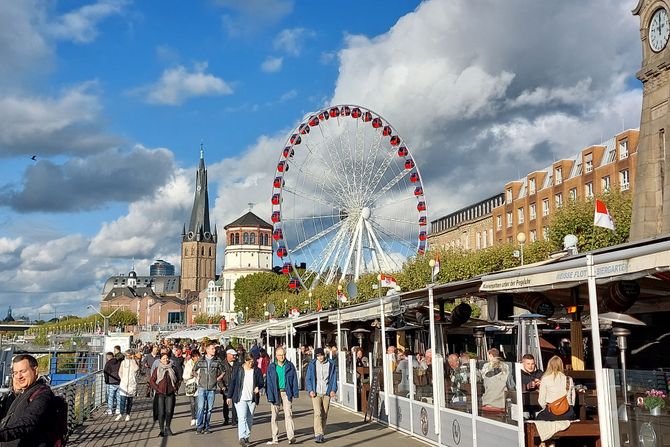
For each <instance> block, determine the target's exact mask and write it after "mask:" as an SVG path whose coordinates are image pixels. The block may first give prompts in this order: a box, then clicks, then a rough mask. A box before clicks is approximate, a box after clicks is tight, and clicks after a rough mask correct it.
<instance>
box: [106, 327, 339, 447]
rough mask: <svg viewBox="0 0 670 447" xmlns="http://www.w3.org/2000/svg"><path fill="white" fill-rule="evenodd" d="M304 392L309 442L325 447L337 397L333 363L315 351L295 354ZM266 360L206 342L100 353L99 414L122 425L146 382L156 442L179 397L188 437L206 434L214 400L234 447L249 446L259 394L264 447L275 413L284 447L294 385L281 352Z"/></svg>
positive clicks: (168, 431) (275, 435)
mask: <svg viewBox="0 0 670 447" xmlns="http://www.w3.org/2000/svg"><path fill="white" fill-rule="evenodd" d="M302 353H303V356H302V358H303V359H306V360H307V362H306V364H305V365H304V370H303V371H305V389H306V390H307V393H308V394H309V397H310V399H311V401H312V404H313V405H312V406H313V408H314V440H315V442H317V443H322V442H324V441H325V426H326V421H327V417H328V408H329V402H330V399H331V398H332V397H334V396H335V393H336V391H337V373H336V369H337V367H336V362H335V361H333V360H332V359H331V356H332V355H333V354H332V352H331V351H330V350H329V351H328V354H326V352H325V351H324V349H323V348H316V349H313V348H311V347H303V349H302ZM274 356H275V358H274V359H270V357H269V355H268V353H267V351H266V350H265V349H263V348H262V347H261V346H259V345H258V344H254V345H253V346H252V347H251V348H250V349H249V351H248V352H247V351H246V350H245V349H244V347H243V346H242V345H239V346H237V347H236V348H235V347H233V346H231V345H228V346H223V345H220V344H219V343H218V342H217V341H214V340H209V341H205V342H203V343H201V344H189V345H186V346H184V345H179V344H176V345H173V344H171V342H170V341H167V340H164V341H162V342H161V343H154V344H146V345H142V344H140V345H138V346H137V347H136V350H135V351H133V350H127V351H126V352H125V355H124V354H122V353H121V349H120V347H118V346H117V347H115V348H114V351H113V352H109V353H107V362H106V364H105V367H104V377H105V383H106V384H107V389H108V400H107V405H108V407H107V414H108V415H116V416H115V421H120V420H121V419H124V420H125V421H129V420H130V418H131V416H130V414H131V409H132V396H134V395H135V393H137V392H138V390H139V386H138V382H140V381H141V380H142V379H141V378H142V376H144V377H146V378H147V379H146V382H147V388H146V390H145V391H144V392H145V395H146V396H147V397H150V396H153V415H154V420H156V421H157V422H158V426H159V433H158V436H160V437H164V436H171V435H173V432H172V428H171V422H172V417H173V414H174V408H175V401H176V396H177V394H179V393H180V392H181V391H183V394H184V395H185V397H187V398H188V400H189V404H190V416H191V426H192V427H193V428H194V430H195V433H196V434H198V435H200V434H208V433H210V427H211V419H212V411H213V409H214V408H215V407H216V405H217V403H216V400H217V398H216V396H217V395H218V394H220V395H222V409H223V425H224V426H228V425H231V426H234V427H237V432H238V439H239V443H240V445H242V446H248V445H250V438H251V433H252V428H253V425H254V414H255V411H256V407H257V406H258V405H259V404H260V400H261V394H265V396H266V399H267V401H268V402H269V403H270V405H271V407H270V409H271V432H272V439H271V440H270V441H268V443H267V444H268V445H273V444H278V443H279V424H278V419H279V413H280V411H282V410H283V412H284V419H285V431H286V437H287V440H288V443H289V444H293V443H295V428H294V423H293V410H292V404H293V401H294V399H296V398H298V395H299V389H300V384H299V383H298V374H297V368H296V365H294V364H293V363H292V362H291V361H290V360H288V359H287V358H286V350H285V349H284V348H283V347H277V348H276V349H275V352H274Z"/></svg>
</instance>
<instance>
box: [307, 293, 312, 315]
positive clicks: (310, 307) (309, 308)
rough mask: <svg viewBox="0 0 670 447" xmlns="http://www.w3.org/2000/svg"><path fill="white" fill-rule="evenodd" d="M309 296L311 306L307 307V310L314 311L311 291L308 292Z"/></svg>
mask: <svg viewBox="0 0 670 447" xmlns="http://www.w3.org/2000/svg"><path fill="white" fill-rule="evenodd" d="M307 296H308V297H309V307H308V308H307V312H311V311H312V292H309V293H308V294H307Z"/></svg>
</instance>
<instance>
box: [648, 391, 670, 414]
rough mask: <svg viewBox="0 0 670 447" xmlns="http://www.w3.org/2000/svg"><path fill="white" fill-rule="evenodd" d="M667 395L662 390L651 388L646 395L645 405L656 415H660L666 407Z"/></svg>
mask: <svg viewBox="0 0 670 447" xmlns="http://www.w3.org/2000/svg"><path fill="white" fill-rule="evenodd" d="M666 397H667V396H666V395H665V393H664V392H663V391H661V390H649V391H647V392H646V396H645V397H644V406H645V407H647V408H648V409H649V412H650V413H651V414H652V415H654V416H660V415H661V410H662V409H663V407H665V398H666Z"/></svg>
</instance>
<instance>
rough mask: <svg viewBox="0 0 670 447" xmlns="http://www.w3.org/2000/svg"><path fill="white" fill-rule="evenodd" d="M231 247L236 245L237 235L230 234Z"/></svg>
mask: <svg viewBox="0 0 670 447" xmlns="http://www.w3.org/2000/svg"><path fill="white" fill-rule="evenodd" d="M230 245H235V235H234V234H233V233H230Z"/></svg>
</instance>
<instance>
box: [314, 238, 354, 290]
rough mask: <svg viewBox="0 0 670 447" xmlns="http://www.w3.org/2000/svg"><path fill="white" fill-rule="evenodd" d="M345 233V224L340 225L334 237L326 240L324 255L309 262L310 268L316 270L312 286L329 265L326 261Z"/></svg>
mask: <svg viewBox="0 0 670 447" xmlns="http://www.w3.org/2000/svg"><path fill="white" fill-rule="evenodd" d="M345 233H346V226H345V225H342V226H340V229H339V230H338V231H337V233H336V234H335V237H334V238H332V239H331V240H330V241H329V242H328V245H326V248H325V249H324V250H323V253H325V255H324V256H322V257H321V258H316V259H314V261H312V263H311V264H310V270H311V271H314V272H317V273H316V276H315V277H314V282H313V283H312V287H316V285H317V284H318V282H319V279H320V277H321V275H322V274H323V272H324V271H325V270H326V268H327V267H328V265H329V264H328V261H329V260H330V258H331V256H332V255H333V254H334V253H335V249H336V248H337V247H338V244H339V241H340V239H342V237H343V235H344V234H345Z"/></svg>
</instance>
